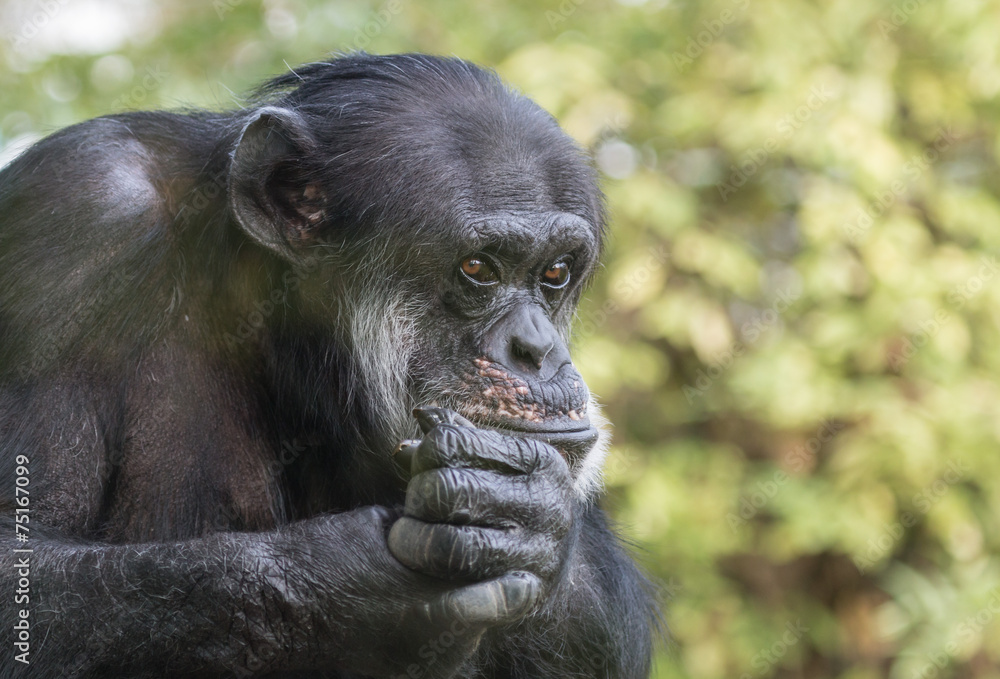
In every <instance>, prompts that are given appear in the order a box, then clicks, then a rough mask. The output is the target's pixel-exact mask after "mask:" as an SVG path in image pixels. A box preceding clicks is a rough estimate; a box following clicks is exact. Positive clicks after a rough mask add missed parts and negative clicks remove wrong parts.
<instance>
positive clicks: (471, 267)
mask: <svg viewBox="0 0 1000 679" xmlns="http://www.w3.org/2000/svg"><path fill="white" fill-rule="evenodd" d="M462 273H464V274H465V275H466V276H467V277H469V278H470V279H472V280H473V281H474V282H476V283H479V284H480V285H492V284H493V283H496V282H497V281H498V280H500V279H499V278H498V277H497V273H496V271H494V270H493V267H492V266H490V264H489V262H487V261H486V260H484V259H481V258H479V257H469V258H467V259H464V260H462Z"/></svg>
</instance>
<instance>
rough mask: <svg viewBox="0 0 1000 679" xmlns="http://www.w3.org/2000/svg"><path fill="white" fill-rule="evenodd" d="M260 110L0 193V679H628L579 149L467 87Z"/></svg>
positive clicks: (336, 92) (515, 106) (140, 124)
mask: <svg viewBox="0 0 1000 679" xmlns="http://www.w3.org/2000/svg"><path fill="white" fill-rule="evenodd" d="M250 101H251V105H249V106H248V107H247V108H245V109H243V110H239V111H234V112H222V113H219V112H208V111H201V110H192V111H178V112H133V113H122V114H117V115H109V116H104V117H101V118H97V119H94V120H90V121H87V122H84V123H80V124H78V125H74V126H72V127H69V128H66V129H63V130H61V131H59V132H56V133H55V134H52V135H51V136H49V137H47V138H45V139H43V140H42V141H40V142H38V143H37V144H35V145H34V146H33V147H32V148H31V149H29V150H28V151H27V152H25V153H24V154H22V155H21V156H20V157H18V158H17V159H16V160H14V161H13V162H12V163H11V164H10V165H8V166H7V167H6V168H5V169H4V170H3V171H2V173H0V479H2V483H0V504H2V509H3V514H4V519H3V521H4V523H3V526H2V527H0V540H2V546H0V554H2V559H3V567H2V569H0V583H2V586H0V602H2V605H0V608H2V620H3V622H2V626H3V628H4V629H6V630H7V633H6V635H5V636H7V641H5V642H4V643H3V644H0V660H2V669H0V673H2V676H5V677H7V676H31V677H39V678H44V677H55V676H72V677H153V676H167V677H232V676H237V677H245V676H274V677H278V676H280V677H292V676H294V677H360V676H365V677H410V678H416V677H435V678H444V677H497V678H499V677H613V678H615V679H627V678H631V677H643V676H646V675H647V674H648V672H649V663H650V645H651V638H652V637H653V635H654V633H655V630H656V625H657V623H656V619H657V614H656V607H655V605H654V603H653V600H654V598H655V597H653V596H652V595H651V592H650V587H649V584H648V582H647V581H646V580H645V579H644V577H643V576H642V575H641V574H640V572H639V571H638V570H637V568H636V566H635V565H634V564H633V562H632V561H631V559H630V558H629V557H628V556H626V554H625V553H624V551H623V550H622V549H621V548H620V546H619V544H618V541H617V538H616V537H615V535H614V534H613V533H612V532H611V531H610V530H609V528H608V526H607V523H606V521H605V518H604V516H603V514H602V513H601V510H600V509H599V508H598V507H597V506H596V505H595V500H596V497H597V495H598V489H599V486H600V481H599V478H600V476H599V474H600V471H599V470H600V466H601V461H602V456H603V454H604V450H605V449H606V445H605V442H604V440H603V439H604V434H603V420H602V419H601V416H600V414H599V413H598V412H597V406H596V405H595V403H594V401H593V399H592V398H591V396H590V394H589V392H588V389H587V387H586V385H585V384H584V382H583V380H582V379H581V377H580V375H579V374H578V373H577V371H576V369H575V368H574V366H573V363H572V362H571V360H570V355H569V352H568V349H567V342H568V333H569V327H570V322H571V318H572V315H573V313H574V309H575V308H576V305H577V303H578V301H579V299H580V295H581V290H582V289H583V288H584V287H585V286H586V284H587V282H588V281H589V280H590V279H591V278H592V276H593V274H594V272H595V269H596V268H597V262H598V258H599V256H600V253H601V249H602V242H603V236H604V229H605V214H604V210H603V207H602V197H601V194H600V192H599V190H598V189H597V186H596V178H595V173H594V171H593V169H592V167H591V165H590V164H589V162H588V161H587V160H586V158H585V156H584V154H583V153H582V152H581V151H580V149H579V148H578V147H577V146H575V145H574V143H573V142H572V141H571V140H570V139H569V138H568V137H567V136H566V135H565V133H563V132H562V131H561V130H560V128H559V127H558V125H557V124H556V122H555V121H554V120H553V118H552V117H551V116H550V115H548V114H547V113H545V112H544V111H543V110H542V109H540V108H539V107H538V106H537V105H535V104H534V103H532V102H531V101H529V100H528V99H527V98H525V97H524V96H522V95H519V94H517V93H516V92H514V91H513V90H511V89H510V88H509V87H508V86H506V85H505V84H504V83H503V82H502V81H501V80H500V79H499V78H498V77H497V76H496V75H495V74H494V73H492V72H489V71H486V70H483V69H480V68H478V67H476V66H473V65H471V64H469V63H467V62H465V61H462V60H459V59H455V58H440V57H432V56H425V55H414V54H407V55H395V56H373V55H368V54H364V53H355V54H349V55H345V56H341V57H338V58H333V59H331V60H328V61H324V62H320V63H314V64H309V65H306V66H304V67H302V68H299V69H296V70H294V71H292V72H290V73H288V74H287V75H283V76H280V77H278V78H276V79H274V80H272V81H270V82H268V83H267V84H265V85H264V86H263V87H262V88H261V89H260V90H259V91H258V92H256V93H255V94H254V95H253V97H252V99H251V100H250ZM17 549H21V550H30V551H21V552H16V551H14V550H17ZM12 629H13V632H12V631H11V630H12ZM11 634H13V639H11V636H10V635H11ZM26 663H27V664H26Z"/></svg>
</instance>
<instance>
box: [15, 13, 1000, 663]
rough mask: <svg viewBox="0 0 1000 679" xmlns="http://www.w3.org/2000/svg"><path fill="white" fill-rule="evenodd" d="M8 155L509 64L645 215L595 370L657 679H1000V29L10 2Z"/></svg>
mask: <svg viewBox="0 0 1000 679" xmlns="http://www.w3.org/2000/svg"><path fill="white" fill-rule="evenodd" d="M0 29H2V33H3V35H4V36H5V37H6V38H7V39H6V40H4V41H3V46H2V47H0V50H2V51H0V60H2V67H0V147H5V148H4V150H3V151H2V152H0V159H3V158H9V157H10V156H11V155H12V154H13V153H14V152H15V151H16V149H17V148H20V147H22V146H23V145H24V144H25V143H27V142H30V141H31V140H33V139H36V138H37V137H38V136H39V135H43V134H46V133H48V132H50V131H52V130H54V129H56V128H58V127H60V126H63V125H66V124H69V123H73V122H76V121H79V120H81V119H84V118H88V117H91V116H94V115H98V114H103V113H108V112H112V111H116V110H122V109H129V108H158V107H178V106H182V105H191V106H207V107H215V108H219V107H234V106H239V105H240V104H241V101H242V99H241V97H242V96H243V95H244V94H245V93H246V92H247V91H248V89H249V88H250V87H251V86H253V85H254V84H255V83H257V82H259V81H260V80H262V79H263V78H266V77H267V76H270V75H272V74H276V73H280V72H283V71H285V70H286V69H287V67H288V66H294V65H295V64H297V63H302V62H306V61H310V60H315V59H318V58H322V57H324V56H325V55H326V54H327V53H328V52H331V51H341V50H351V49H358V48H365V49H367V50H368V51H372V52H378V53H387V52H398V51H410V50H416V51H425V52H433V53H444V54H456V55H459V56H462V57H464V58H467V59H470V60H473V61H476V62H479V63H482V64H485V65H489V66H492V67H495V68H496V69H497V70H498V71H499V72H500V73H501V75H503V76H504V77H505V78H506V79H508V80H509V81H510V82H512V83H513V84H515V85H516V86H517V87H519V88H520V89H522V90H523V91H524V92H526V93H527V94H528V95H530V96H531V97H533V98H535V99H536V100H537V101H538V102H539V103H541V104H542V105H543V106H544V107H546V108H547V109H548V110H550V111H551V112H552V113H553V114H555V115H556V116H557V117H558V118H559V120H560V121H561V122H562V123H563V125H564V126H565V127H566V129H567V130H568V131H569V132H570V133H571V134H572V135H573V136H574V137H575V138H576V139H577V140H579V142H580V143H581V144H582V145H584V146H586V147H589V148H590V149H592V150H593V152H594V154H595V158H596V162H597V163H598V166H599V167H600V168H601V170H602V171H603V173H604V175H605V188H606V192H607V196H608V199H609V202H610V207H611V210H612V214H613V224H614V226H613V235H612V240H611V243H610V247H609V251H608V256H607V259H606V270H605V271H604V273H603V275H602V276H601V278H600V280H599V281H598V283H597V284H596V286H595V287H594V289H593V290H592V291H591V292H590V294H589V296H588V299H587V302H586V304H585V305H584V307H583V308H582V309H581V312H580V317H579V323H578V340H577V346H576V354H577V356H578V358H579V360H580V363H581V368H582V370H583V371H584V373H585V376H586V377H587V379H588V382H589V383H590V385H591V387H592V388H593V389H594V390H595V391H596V392H597V393H598V394H599V395H600V396H601V397H602V399H603V401H604V402H605V403H606V404H607V411H608V413H609V415H610V417H611V419H612V421H613V422H615V424H616V446H615V449H614V452H613V455H612V458H611V459H610V461H609V465H608V481H607V486H608V497H607V500H606V504H607V506H608V507H609V509H610V510H611V511H612V513H613V515H614V516H615V517H616V518H617V520H618V521H619V522H620V524H621V525H622V527H623V530H624V531H625V533H626V534H627V535H628V536H629V537H630V539H631V540H633V541H634V542H635V543H636V544H637V547H638V551H639V558H640V560H641V561H642V562H643V563H644V565H645V566H646V568H647V569H648V570H649V572H650V573H651V574H653V575H654V576H655V577H656V578H658V579H659V581H660V589H661V591H662V593H663V598H664V601H665V602H666V603H667V606H668V608H667V614H666V617H667V620H668V622H669V626H670V629H671V632H672V635H673V637H674V639H675V643H674V644H673V645H672V646H669V645H666V644H664V645H663V646H662V647H661V649H660V651H659V655H658V663H657V669H656V676H657V677H662V678H666V677H693V678H697V679H716V678H719V679H722V678H726V679H736V678H738V679H748V678H750V677H810V678H811V677H840V678H843V679H868V678H875V677H891V678H893V679H903V678H906V679H909V678H913V679H930V678H932V677H963V678H965V677H975V678H985V677H1000V670H998V669H997V668H998V665H1000V623H998V622H997V617H998V616H1000V558H998V548H1000V455H998V452H1000V450H998V448H1000V446H998V438H1000V386H998V381H997V375H998V372H1000V276H997V275H996V274H997V272H998V264H997V259H996V254H995V253H997V251H998V246H1000V202H998V198H997V196H998V191H1000V168H998V166H997V160H996V156H997V153H998V151H1000V135H998V113H1000V103H998V102H1000V99H998V94H1000V39H998V36H1000V5H998V3H997V2H996V1H995V0H993V1H981V2H974V1H972V0H957V1H951V2H944V1H943V0H938V1H934V0H900V1H898V2H895V3H892V2H879V1H874V2H872V1H869V0H828V1H816V2H814V1H811V0H718V1H710V2H682V1H680V0H646V1H643V0H621V1H620V2H614V1H613V0H563V1H562V2H560V3H557V2H555V1H553V2H551V3H544V2H543V3H534V2H530V1H528V0H516V1H513V2H500V1H499V0H482V1H481V2H478V3H475V4H472V5H469V4H461V3H453V2H448V1H446V0H427V1H423V2H416V1H415V0H387V1H386V2H381V3H380V2H377V1H376V2H367V3H366V2H347V1H346V0H335V1H324V2H319V1H306V0H267V1H266V2H263V3H261V2H258V1H256V0H245V1H243V0H212V1H207V0H206V1H204V2H194V1H191V2H171V3H154V2H148V1H144V0H42V1H36V2H20V1H18V2H15V1H13V0H6V1H3V0H0Z"/></svg>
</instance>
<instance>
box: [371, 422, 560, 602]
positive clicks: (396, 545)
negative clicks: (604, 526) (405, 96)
mask: <svg viewBox="0 0 1000 679" xmlns="http://www.w3.org/2000/svg"><path fill="white" fill-rule="evenodd" d="M415 415H416V416H417V420H418V422H419V423H420V426H421V429H422V430H423V431H424V434H425V437H424V439H423V440H422V441H421V442H419V444H418V443H417V442H406V443H409V445H408V446H407V445H406V444H404V446H403V449H402V452H401V456H402V457H404V458H406V457H410V456H412V459H411V460H410V461H409V465H410V468H411V471H412V474H413V477H412V479H411V480H410V482H409V486H408V488H407V492H406V507H405V513H404V516H403V518H401V519H399V520H398V521H396V523H395V524H394V525H393V526H392V530H391V531H390V533H389V550H390V551H391V552H392V554H393V555H394V556H395V557H396V558H397V559H399V560H400V561H401V562H402V563H404V564H406V565H407V566H409V567H410V568H412V569H413V570H415V571H418V572H420V573H425V574H428V575H432V576H435V577H439V578H445V579H450V580H455V579H461V580H470V581H479V580H485V579H488V578H497V577H500V576H504V575H505V574H510V573H512V572H524V573H528V574H531V575H533V576H535V577H537V578H538V579H539V580H540V581H541V584H542V587H543V590H544V589H548V588H549V587H550V586H551V585H552V584H553V582H554V580H555V579H556V577H557V576H558V574H559V572H560V571H561V569H562V565H563V563H564V562H565V560H566V555H567V553H568V551H569V549H570V545H569V544H568V542H569V540H568V539H566V538H567V535H569V533H570V527H571V525H572V522H573V493H572V478H571V476H570V471H569V467H568V465H567V464H566V462H565V460H564V459H563V457H562V456H561V455H560V454H559V452H558V451H557V450H556V449H555V448H553V447H552V446H550V445H548V444H546V443H543V442H541V441H536V440H533V439H521V438H515V437H511V436H505V435H503V434H500V433H498V432H495V431H490V430H483V429H476V428H475V427H474V426H473V425H472V423H470V422H469V421H468V420H465V419H464V418H462V417H461V416H459V415H457V414H455V413H453V412H452V411H449V410H445V409H440V408H427V409H418V410H417V411H415ZM403 462H404V464H405V463H406V461H405V459H404V460H403Z"/></svg>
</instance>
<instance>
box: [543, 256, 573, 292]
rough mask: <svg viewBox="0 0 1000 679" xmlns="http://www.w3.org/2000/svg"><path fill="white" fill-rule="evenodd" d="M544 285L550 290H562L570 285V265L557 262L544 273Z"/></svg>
mask: <svg viewBox="0 0 1000 679" xmlns="http://www.w3.org/2000/svg"><path fill="white" fill-rule="evenodd" d="M542 283H543V284H544V285H547V286H549V287H550V288H562V287H564V286H565V285H566V284H567V283H569V263H568V262H555V263H553V264H550V265H549V267H548V268H547V269H546V270H545V271H543V272H542Z"/></svg>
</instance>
